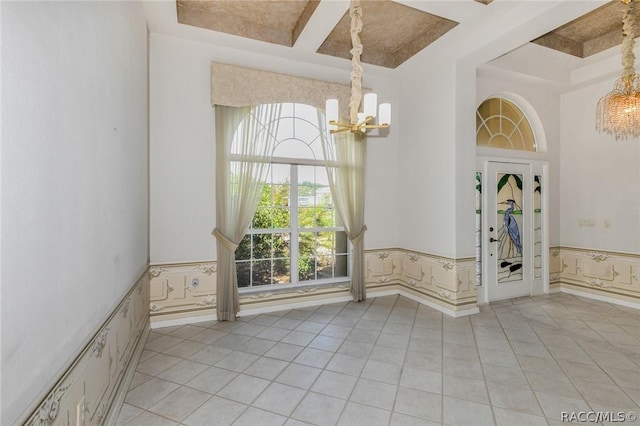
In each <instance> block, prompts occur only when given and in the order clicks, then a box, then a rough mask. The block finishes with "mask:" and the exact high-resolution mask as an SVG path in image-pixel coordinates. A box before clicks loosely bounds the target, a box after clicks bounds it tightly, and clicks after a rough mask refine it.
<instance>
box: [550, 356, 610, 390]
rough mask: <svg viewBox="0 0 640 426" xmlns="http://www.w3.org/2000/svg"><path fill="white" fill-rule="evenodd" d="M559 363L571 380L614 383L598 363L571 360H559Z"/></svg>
mask: <svg viewBox="0 0 640 426" xmlns="http://www.w3.org/2000/svg"><path fill="white" fill-rule="evenodd" d="M558 364H560V367H562V369H563V370H564V371H565V373H566V374H567V376H569V379H571V380H583V381H585V382H593V383H603V384H613V380H611V378H610V377H609V376H608V375H607V374H606V373H605V372H604V371H603V370H602V369H601V368H600V367H598V366H597V365H590V364H582V363H579V362H570V361H558Z"/></svg>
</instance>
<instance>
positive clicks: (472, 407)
mask: <svg viewBox="0 0 640 426" xmlns="http://www.w3.org/2000/svg"><path fill="white" fill-rule="evenodd" d="M443 411H444V413H443V418H444V423H445V424H447V425H451V426H463V425H464V426H485V425H486V426H493V425H494V424H495V422H494V421H493V414H492V412H491V407H490V406H488V405H484V404H478V403H477V402H470V401H464V400H461V399H456V398H451V397H448V396H445V397H444V401H443Z"/></svg>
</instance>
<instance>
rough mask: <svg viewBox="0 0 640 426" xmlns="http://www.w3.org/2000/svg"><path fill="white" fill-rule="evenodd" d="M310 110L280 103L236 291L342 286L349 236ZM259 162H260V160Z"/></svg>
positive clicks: (241, 255) (239, 255)
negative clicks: (341, 220) (338, 213)
mask: <svg viewBox="0 0 640 426" xmlns="http://www.w3.org/2000/svg"><path fill="white" fill-rule="evenodd" d="M318 120H319V116H318V113H317V110H316V109H315V108H313V107H310V106H307V105H301V104H284V105H283V111H282V115H281V118H280V123H279V130H278V134H277V135H276V139H277V141H278V143H277V145H276V147H275V149H274V153H273V156H272V157H271V158H269V159H263V160H264V161H270V162H271V169H270V174H269V178H268V179H267V182H266V184H265V185H264V188H263V190H262V198H261V200H260V204H259V206H258V209H257V210H256V213H255V216H254V217H253V222H252V224H251V227H250V229H249V232H248V233H247V235H245V237H244V239H243V240H242V242H241V243H240V245H239V246H238V248H237V250H236V267H237V271H238V287H240V288H248V287H258V286H265V285H283V286H284V285H297V284H315V283H324V282H336V281H342V280H344V279H345V277H347V276H348V251H349V250H348V241H347V235H346V233H345V232H344V229H343V227H342V226H340V223H339V218H338V217H336V212H335V209H334V205H333V200H332V197H331V191H330V189H329V182H328V179H327V173H326V169H325V166H324V164H325V162H324V156H323V155H322V147H321V141H320V133H319V132H320V126H318ZM258 161H259V160H258Z"/></svg>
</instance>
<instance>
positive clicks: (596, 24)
mask: <svg viewBox="0 0 640 426" xmlns="http://www.w3.org/2000/svg"><path fill="white" fill-rule="evenodd" d="M625 8H626V6H625V5H623V4H622V3H621V2H620V1H611V2H609V3H607V4H605V5H604V6H601V7H599V8H598V9H596V10H594V11H592V12H590V13H587V14H586V15H583V16H581V17H579V18H577V19H574V20H573V21H571V22H568V23H566V24H564V25H562V26H560V27H558V28H556V29H555V30H553V31H550V32H548V33H547V34H545V35H543V36H542V37H539V38H536V39H535V40H533V42H534V43H536V44H539V45H541V46H545V47H549V48H551V49H555V50H557V51H560V52H564V53H568V54H570V55H573V56H577V57H579V58H586V57H588V56H591V55H594V54H596V53H598V52H602V51H603V50H606V49H609V48H610V47H613V46H617V45H619V44H620V43H621V42H622V15H623V13H624V11H625ZM639 12H640V8H639V9H637V10H636V22H639V21H638V18H640V13H639Z"/></svg>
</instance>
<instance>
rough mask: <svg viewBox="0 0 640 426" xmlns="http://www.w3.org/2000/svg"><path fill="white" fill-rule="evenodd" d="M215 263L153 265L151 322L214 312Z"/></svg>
mask: <svg viewBox="0 0 640 426" xmlns="http://www.w3.org/2000/svg"><path fill="white" fill-rule="evenodd" d="M217 270H218V265H217V263H216V262H200V263H182V264H165V265H152V266H151V268H150V269H149V287H150V288H149V302H150V304H149V310H150V311H151V322H154V321H156V320H157V319H159V318H162V319H167V318H171V319H177V318H186V317H194V316H201V315H209V316H210V315H211V314H212V313H213V314H215V310H212V309H211V308H214V307H215V306H216V282H217V281H216V272H217Z"/></svg>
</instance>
